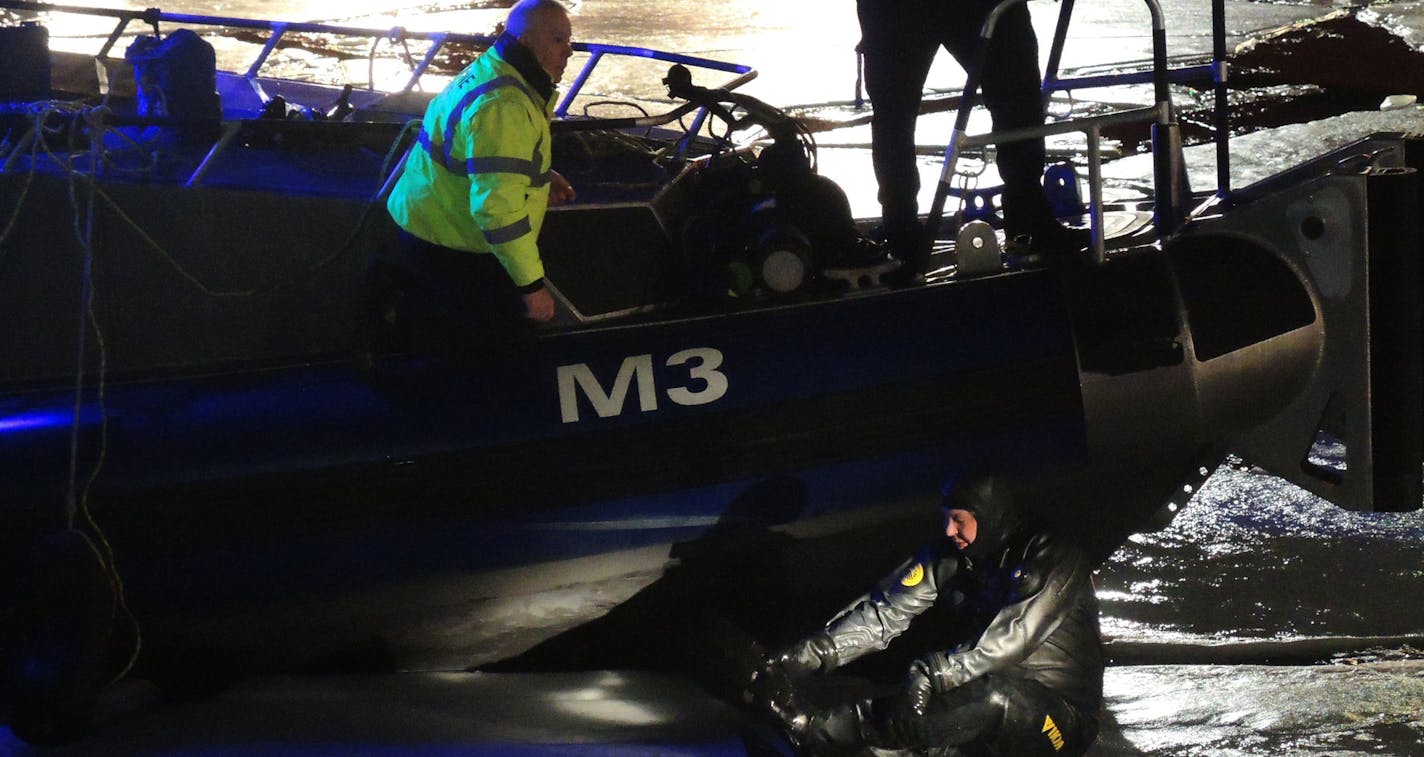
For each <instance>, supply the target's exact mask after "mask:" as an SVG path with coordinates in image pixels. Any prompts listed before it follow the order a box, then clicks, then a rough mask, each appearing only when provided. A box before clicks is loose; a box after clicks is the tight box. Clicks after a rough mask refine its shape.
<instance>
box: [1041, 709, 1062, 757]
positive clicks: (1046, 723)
mask: <svg viewBox="0 0 1424 757" xmlns="http://www.w3.org/2000/svg"><path fill="white" fill-rule="evenodd" d="M1043 732H1044V733H1046V734H1048V741H1049V743H1051V744H1053V751H1055V752H1056V751H1058V750H1060V749H1062V748H1063V733H1062V732H1060V731H1059V730H1058V724H1057V723H1055V722H1053V716H1052V715H1044V716H1043Z"/></svg>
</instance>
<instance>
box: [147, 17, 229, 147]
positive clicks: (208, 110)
mask: <svg viewBox="0 0 1424 757" xmlns="http://www.w3.org/2000/svg"><path fill="white" fill-rule="evenodd" d="M124 59H125V60H127V61H128V62H129V64H130V65H132V66H133V70H134V81H135V82H136V83H137V84H138V113H139V115H141V116H153V117H168V118H174V119H182V120H194V121H198V120H206V119H217V118H220V117H221V116H222V106H221V105H220V103H219V102H218V93H217V56H216V55H215V54H214V53H213V46H212V45H210V44H208V42H207V41H206V40H204V39H203V38H202V37H199V36H198V35H197V34H196V33H194V32H193V31H192V30H191V29H178V30H176V31H174V32H173V33H172V34H169V35H168V36H167V37H164V38H162V39H159V38H158V37H154V36H151V35H143V36H140V37H139V38H137V39H135V40H134V42H133V44H131V45H129V48H128V50H126V51H125V52H124ZM194 126H197V124H194Z"/></svg>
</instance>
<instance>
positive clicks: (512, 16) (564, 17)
mask: <svg viewBox="0 0 1424 757" xmlns="http://www.w3.org/2000/svg"><path fill="white" fill-rule="evenodd" d="M570 24H571V22H570V20H569V11H568V9H567V8H565V7H564V6H563V5H562V4H560V3H557V2H555V1H554V0H519V2H518V3H515V4H514V7H513V8H511V9H509V19H508V20H506V21H505V23H504V30H505V33H506V34H510V35H513V36H514V37H515V38H516V39H518V40H519V42H520V44H522V45H524V46H525V47H527V48H529V51H530V52H532V53H534V57H535V58H538V59H539V66H540V67H541V68H543V69H544V71H545V72H547V73H548V74H549V78H551V79H553V80H554V81H556V82H557V81H558V80H560V79H562V78H563V76H564V67H565V66H566V65H568V62H569V57H570V56H572V55H573V54H574V49H573V28H572V26H571V25H570Z"/></svg>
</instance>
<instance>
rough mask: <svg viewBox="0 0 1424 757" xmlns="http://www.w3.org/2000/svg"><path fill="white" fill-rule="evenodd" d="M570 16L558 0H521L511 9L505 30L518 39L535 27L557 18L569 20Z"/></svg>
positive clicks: (505, 22)
mask: <svg viewBox="0 0 1424 757" xmlns="http://www.w3.org/2000/svg"><path fill="white" fill-rule="evenodd" d="M568 15H569V11H568V9H567V8H565V7H564V6H563V4H562V3H559V2H558V1H557V0H519V2H517V3H515V4H514V7H513V8H510V9H509V17H508V18H506V19H505V21H504V29H505V31H507V32H509V33H510V34H513V35H514V36H516V37H523V36H524V35H525V34H527V33H528V32H529V30H530V29H531V28H533V27H537V26H540V25H543V24H547V23H549V22H550V21H551V20H553V19H556V18H561V17H563V18H567V17H568Z"/></svg>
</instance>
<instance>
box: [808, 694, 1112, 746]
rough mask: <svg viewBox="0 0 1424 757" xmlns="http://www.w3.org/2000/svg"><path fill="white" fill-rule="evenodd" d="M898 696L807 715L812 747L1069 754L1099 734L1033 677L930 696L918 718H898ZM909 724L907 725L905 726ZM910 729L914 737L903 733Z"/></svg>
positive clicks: (1094, 725) (1091, 722)
mask: <svg viewBox="0 0 1424 757" xmlns="http://www.w3.org/2000/svg"><path fill="white" fill-rule="evenodd" d="M896 701H897V696H895V695H891V696H887V697H884V698H878V699H870V700H865V701H862V702H858V703H855V704H851V705H844V706H841V707H836V708H832V709H830V710H827V711H825V712H823V713H821V714H820V715H819V716H817V717H815V718H813V719H812V731H811V733H810V734H808V736H809V739H808V746H810V751H812V752H816V753H824V754H865V753H870V748H871V747H874V748H877V749H879V750H880V752H879V753H881V754H883V753H884V752H885V750H898V751H901V752H903V753H905V754H927V755H991V756H992V757H1039V756H1040V755H1041V756H1042V757H1050V756H1052V757H1070V756H1071V755H1081V754H1082V753H1083V752H1084V751H1086V750H1087V748H1088V746H1089V745H1091V744H1092V742H1093V740H1094V739H1095V738H1096V737H1097V718H1096V713H1093V714H1092V715H1090V716H1086V717H1085V716H1084V715H1083V714H1082V713H1081V712H1080V711H1079V710H1078V708H1076V707H1074V706H1073V705H1072V704H1070V703H1069V702H1068V701H1067V700H1065V699H1064V698H1063V697H1061V696H1059V695H1058V694H1056V693H1054V692H1053V691H1052V690H1050V689H1048V688H1047V687H1045V686H1043V685H1042V684H1040V683H1037V682H1035V681H1027V680H1023V679H1018V678H1008V677H995V676H987V677H984V678H979V679H975V680H973V681H970V682H969V683H966V684H965V685H963V686H960V687H959V688H957V689H954V690H953V691H950V692H946V693H944V694H938V695H936V696H935V697H934V698H933V699H931V700H930V707H929V710H928V711H927V712H926V713H925V716H924V717H923V718H921V719H919V722H916V723H913V724H907V723H903V722H896V718H898V717H903V716H902V715H900V714H899V713H898V712H897V711H896V709H895V705H896ZM907 725H909V726H913V727H909V728H907V727H906V726H907ZM907 732H909V733H912V734H914V735H912V736H906V735H904V734H906V733H907Z"/></svg>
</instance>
